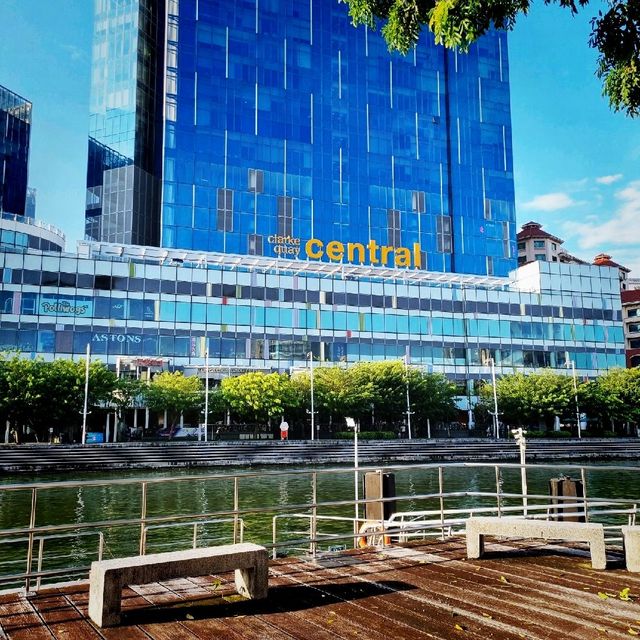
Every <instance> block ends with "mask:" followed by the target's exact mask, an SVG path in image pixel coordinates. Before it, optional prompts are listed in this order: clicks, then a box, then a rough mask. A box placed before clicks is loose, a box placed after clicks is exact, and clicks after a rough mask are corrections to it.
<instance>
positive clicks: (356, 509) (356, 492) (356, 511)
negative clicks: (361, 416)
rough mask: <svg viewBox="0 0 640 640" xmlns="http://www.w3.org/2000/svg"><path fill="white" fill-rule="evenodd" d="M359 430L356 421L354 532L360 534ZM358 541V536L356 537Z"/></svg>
mask: <svg viewBox="0 0 640 640" xmlns="http://www.w3.org/2000/svg"><path fill="white" fill-rule="evenodd" d="M358 430H359V424H358V422H357V421H356V422H355V424H354V427H353V486H354V496H355V515H356V520H355V523H354V527H353V528H354V533H355V534H358V532H359V530H360V524H359V520H360V508H359V505H358V501H359V500H360V492H359V487H358V485H359V482H358V480H359V478H358V475H359V474H358ZM356 541H357V538H356Z"/></svg>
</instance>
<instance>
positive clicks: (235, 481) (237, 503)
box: [233, 476, 240, 544]
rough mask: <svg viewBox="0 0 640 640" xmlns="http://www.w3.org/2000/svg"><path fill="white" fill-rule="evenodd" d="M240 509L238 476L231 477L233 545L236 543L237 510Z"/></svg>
mask: <svg viewBox="0 0 640 640" xmlns="http://www.w3.org/2000/svg"><path fill="white" fill-rule="evenodd" d="M239 508H240V486H239V482H238V476H234V477H233V544H237V542H238V510H239Z"/></svg>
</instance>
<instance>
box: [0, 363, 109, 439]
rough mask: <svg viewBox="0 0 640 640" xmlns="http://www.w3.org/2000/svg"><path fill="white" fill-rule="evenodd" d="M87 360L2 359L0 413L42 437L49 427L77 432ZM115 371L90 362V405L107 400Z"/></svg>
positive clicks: (45, 434) (0, 368)
mask: <svg viewBox="0 0 640 640" xmlns="http://www.w3.org/2000/svg"><path fill="white" fill-rule="evenodd" d="M85 365H86V361H85V360H79V361H77V362H74V361H72V360H63V359H59V360H54V361H53V362H44V361H42V360H40V359H35V360H29V359H26V358H20V357H19V356H17V355H13V356H11V355H9V356H7V355H5V356H4V357H2V358H1V359H0V413H1V414H3V415H4V416H5V418H6V419H8V420H9V421H10V422H11V423H12V425H13V426H14V427H17V428H19V427H22V426H26V427H29V428H30V429H32V430H33V431H34V432H35V433H36V435H37V437H38V438H39V439H43V438H46V437H47V435H48V431H49V428H51V427H53V428H54V429H56V430H58V431H67V432H70V433H74V432H77V430H78V428H79V426H80V424H81V421H82V411H83V407H84V388H85V374H86V366H85ZM115 384H116V377H115V374H114V373H112V372H111V371H109V369H108V368H107V367H106V365H105V364H104V363H102V362H99V361H94V362H92V363H91V364H90V366H89V394H88V405H89V407H92V406H95V405H97V404H101V403H104V402H107V401H108V400H109V399H110V398H111V394H112V393H113V390H114V388H115Z"/></svg>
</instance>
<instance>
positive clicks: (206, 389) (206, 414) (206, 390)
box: [198, 349, 209, 442]
mask: <svg viewBox="0 0 640 640" xmlns="http://www.w3.org/2000/svg"><path fill="white" fill-rule="evenodd" d="M208 428H209V350H208V349H207V350H206V351H205V352H204V441H205V442H206V441H207V431H208ZM198 440H200V429H198Z"/></svg>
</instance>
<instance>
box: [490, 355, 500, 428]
mask: <svg viewBox="0 0 640 640" xmlns="http://www.w3.org/2000/svg"><path fill="white" fill-rule="evenodd" d="M489 364H490V365H491V384H492V385H493V413H491V412H489V413H491V415H492V416H493V432H494V435H495V437H496V440H497V439H498V438H499V437H500V429H499V423H498V391H497V390H496V366H495V362H494V360H493V358H489Z"/></svg>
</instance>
